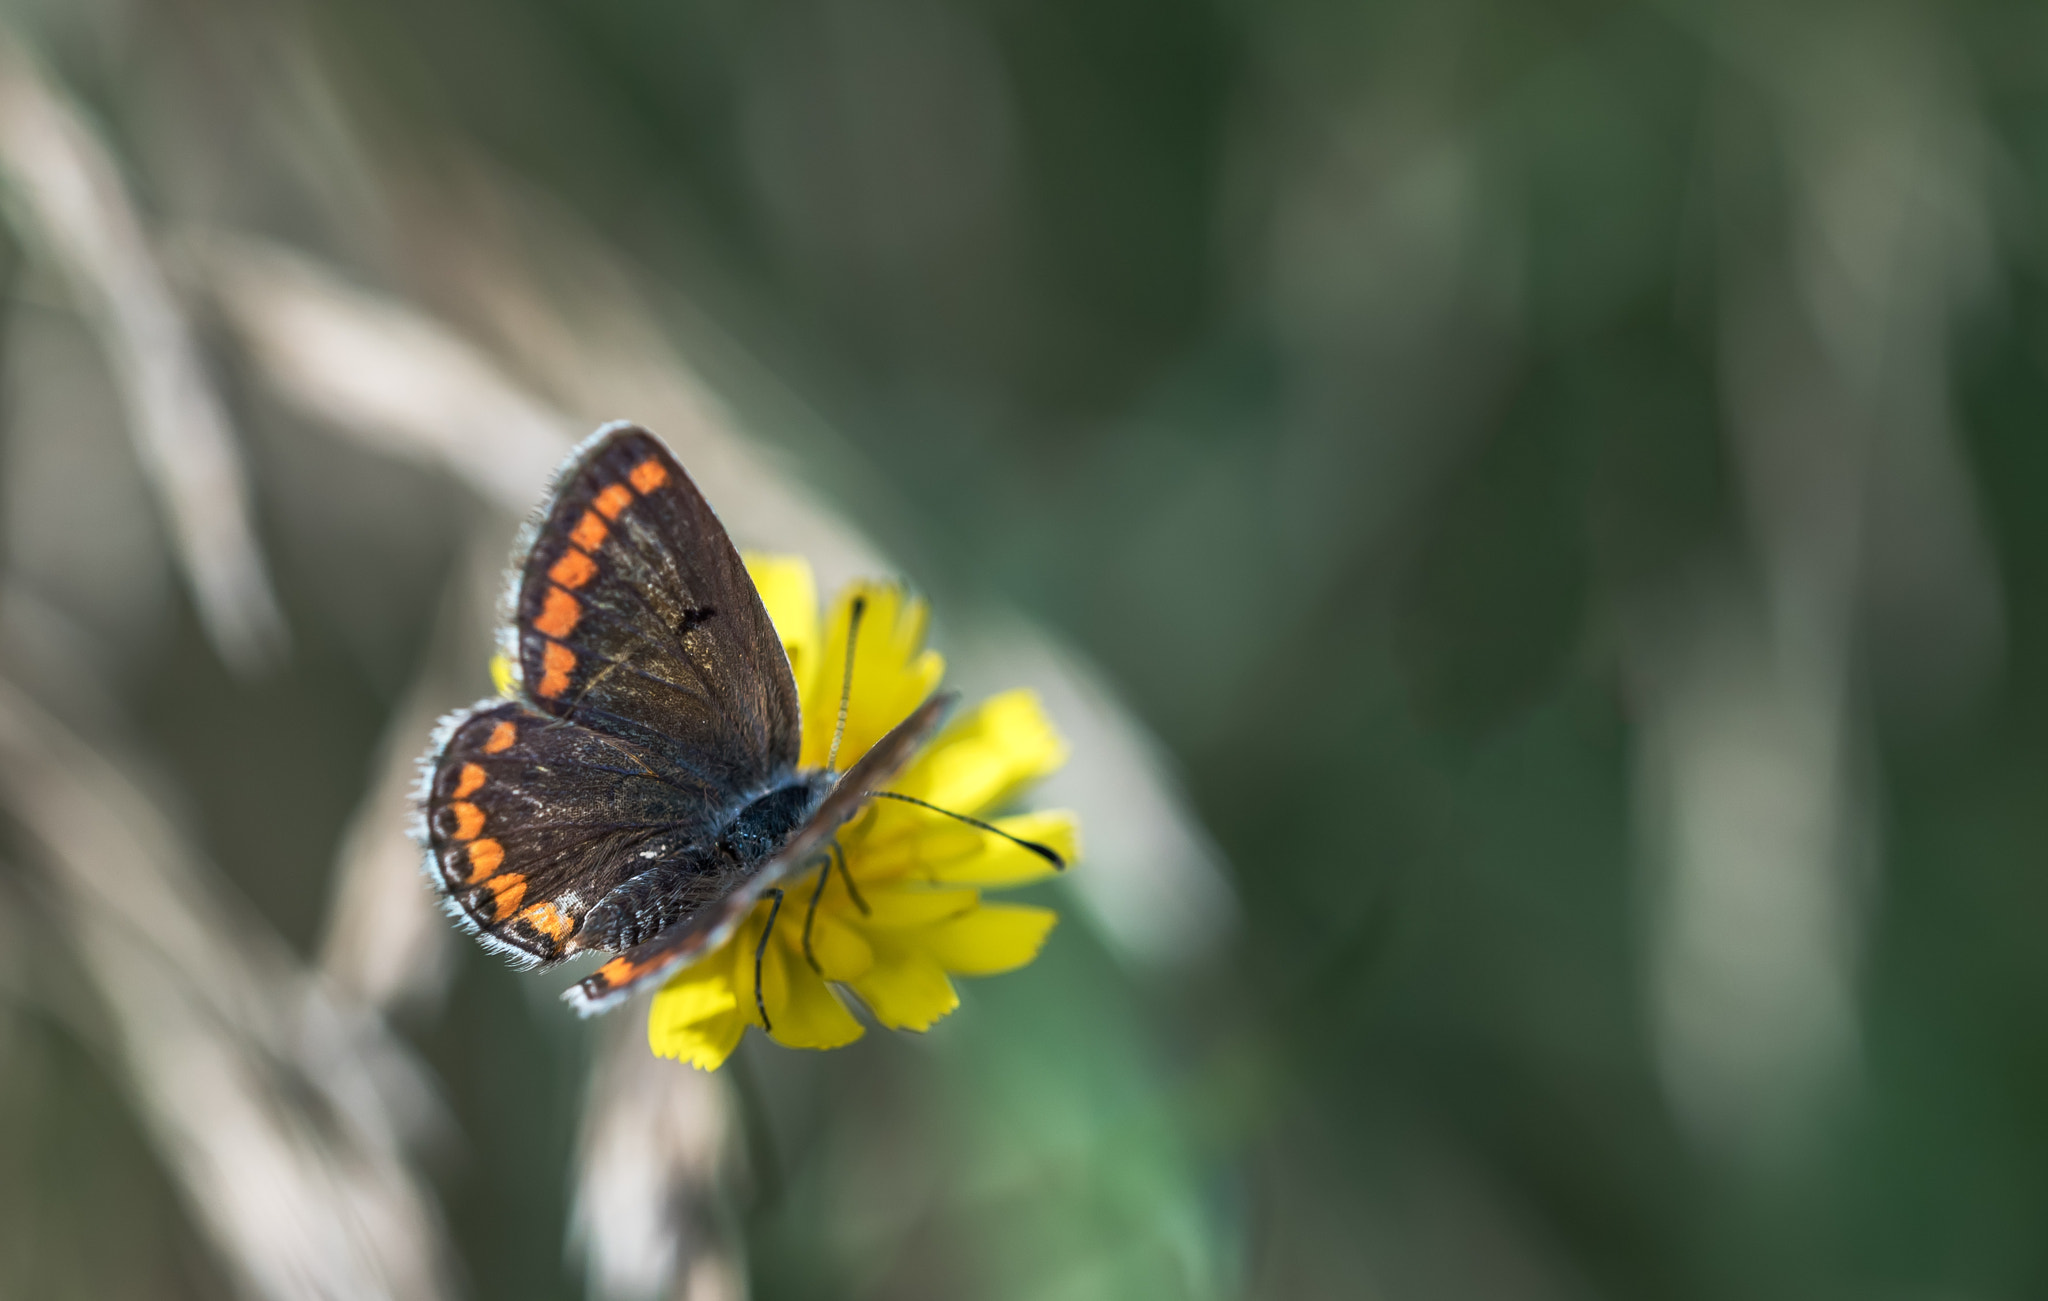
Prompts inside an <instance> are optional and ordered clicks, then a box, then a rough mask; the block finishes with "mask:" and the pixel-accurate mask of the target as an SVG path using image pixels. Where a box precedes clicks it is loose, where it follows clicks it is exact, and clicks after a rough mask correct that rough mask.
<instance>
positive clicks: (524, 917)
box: [424, 701, 728, 964]
mask: <svg viewBox="0 0 2048 1301" xmlns="http://www.w3.org/2000/svg"><path fill="white" fill-rule="evenodd" d="M727 798H728V797H727V794H726V792H724V791H722V790H720V789H719V788H717V787H715V786H713V785H709V784H706V783H704V782H702V781H701V780H698V779H697V778H696V776H695V774H693V773H692V772H690V771H689V770H686V769H681V768H677V767H675V766H674V765H672V764H670V763H669V762H668V761H667V760H666V758H665V757H664V756H663V755H662V754H661V753H660V752H659V750H658V748H656V747H651V746H647V745H644V744H642V743H640V742H637V741H634V740H632V739H629V738H621V737H616V736H607V735H605V734H603V733H601V732H596V731H593V730H591V729H589V728H585V727H580V726H578V725H576V724H574V723H569V722H565V721H563V720H560V719H556V718H551V717H549V716H548V715H546V714H542V713H539V712H537V711H535V710H533V709H531V708H529V707H528V706H526V705H525V704H523V703H519V702H511V701H507V702H501V703H497V704H491V705H484V706H479V707H478V708H476V709H474V710H472V711H470V712H469V713H468V714H466V715H462V716H459V717H458V718H457V719H456V720H455V721H454V723H453V724H452V726H451V727H450V728H449V729H448V733H447V739H446V742H445V744H444V745H443V746H442V748H441V751H440V753H439V755H438V756H437V757H436V758H435V760H434V768H433V772H432V775H431V777H430V778H429V784H428V789H427V791H426V798H425V801H424V803H425V813H426V824H427V842H428V850H429V854H430V862H429V872H430V873H431V874H432V876H433V877H434V880H435V883H436V884H437V885H438V886H439V887H440V888H441V890H442V892H443V894H444V895H445V896H446V898H447V899H448V900H449V903H450V905H451V907H452V908H453V909H454V910H456V911H457V912H458V913H459V914H460V915H461V916H462V917H463V918H464V919H465V920H466V921H467V922H469V923H470V924H471V925H473V926H474V927H475V928H476V929H477V932H478V934H480V935H481V936H483V937H485V939H486V942H488V943H492V944H494V945H497V946H502V947H504V948H506V949H509V950H511V951H512V952H514V953H516V954H518V955H519V956H521V957H522V958H524V959H526V960H530V961H532V962H535V963H540V964H547V963H552V962H555V961H558V960H560V959H561V958H564V957H567V956H569V955H570V954H572V953H575V952H577V951H578V950H579V949H582V948H584V947H588V944H587V942H586V938H585V937H584V936H583V934H582V931H583V929H584V928H583V923H584V919H585V917H586V916H587V915H588V914H589V912H590V910H591V908H592V906H593V905H595V904H596V903H597V902H598V901H599V900H600V899H602V898H603V897H604V896H605V895H606V894H608V893H609V892H611V891H612V890H613V889H614V888H616V887H617V886H619V885H620V884H622V883H623V882H626V881H628V880H629V879H631V878H633V877H634V876H636V875H639V874H641V873H644V872H646V871H647V869H648V868H649V867H650V866H651V865H653V864H655V863H669V864H686V863H688V862H690V861H693V859H694V858H695V857H696V856H695V855H694V854H693V852H692V851H693V849H694V848H695V847H697V846H700V845H702V844H703V843H704V842H705V841H706V840H707V839H709V838H711V837H712V836H714V835H715V832H716V826H717V823H718V821H719V820H720V818H721V815H722V812H723V809H724V807H725V803H726V800H727ZM680 884H681V885H682V886H684V887H685V893H687V887H688V885H690V884H691V882H689V881H688V880H687V878H685V879H683V880H682V881H681V882H680ZM703 887H704V889H703V894H704V899H705V900H707V901H708V900H709V899H711V898H715V897H716V894H717V893H718V892H719V891H720V890H721V889H722V887H721V886H720V885H719V884H718V883H716V882H714V881H712V880H706V881H704V882H703ZM664 902H665V903H667V904H668V905H670V906H674V905H677V904H680V903H686V902H689V901H688V900H687V898H686V897H685V896H682V895H679V896H676V897H674V898H671V899H669V900H666V901H664Z"/></svg>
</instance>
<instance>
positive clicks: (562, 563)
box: [548, 547, 597, 587]
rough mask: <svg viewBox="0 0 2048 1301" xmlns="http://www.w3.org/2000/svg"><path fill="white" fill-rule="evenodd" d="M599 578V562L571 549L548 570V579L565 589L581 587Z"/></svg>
mask: <svg viewBox="0 0 2048 1301" xmlns="http://www.w3.org/2000/svg"><path fill="white" fill-rule="evenodd" d="M595 577H597V562H596V561H595V560H592V559H591V558H590V557H589V556H586V555H584V554H583V553H582V552H581V551H578V550H576V549H575V548H574V547H571V548H570V549H569V550H567V551H564V552H563V553H562V558H561V559H560V560H557V561H556V562H555V565H554V568H552V569H550V570H548V578H549V579H550V580H552V581H554V582H556V583H559V584H561V585H562V586H563V587H581V586H583V585H584V584H585V583H587V582H589V581H590V580H591V579H593V578H595Z"/></svg>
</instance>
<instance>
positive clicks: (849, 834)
mask: <svg viewBox="0 0 2048 1301" xmlns="http://www.w3.org/2000/svg"><path fill="white" fill-rule="evenodd" d="M747 568H748V571H749V572H750V573H751V574H752V575H753V578H754V585H755V586H756V587H757V588H758V589H759V590H760V593H761V601H762V603H763V604H764V605H765V606H766V607H767V609H768V617H769V618H770V619H772V620H773V621H774V623H775V628H776V632H777V633H778V634H779V635H780V636H781V638H782V644H783V648H784V649H785V650H786V651H787V652H788V654H789V665H790V669H791V671H792V672H793V673H794V674H795V676H796V685H797V692H798V696H799V698H800V700H801V702H802V709H803V757H802V760H801V763H802V765H803V766H804V767H806V768H818V767H823V766H824V765H825V764H826V761H827V758H828V755H829V756H830V758H831V760H832V764H833V766H834V767H836V768H838V769H840V770H842V771H843V770H844V769H846V768H847V767H849V766H850V765H851V764H853V763H854V761H856V760H857V759H859V758H860V756H861V755H862V754H864V753H866V752H867V750H868V748H869V747H870V746H872V745H873V744H874V743H875V742H876V741H878V740H880V739H881V738H882V736H883V734H884V733H886V732H887V731H888V730H889V729H890V728H892V727H894V726H895V725H896V724H897V723H899V722H901V721H903V719H905V718H907V717H908V716H909V715H910V713H911V711H913V710H915V709H916V708H917V707H918V706H919V705H920V704H922V703H924V701H925V700H926V698H928V697H929V696H930V695H931V693H932V691H933V689H934V688H936V687H937V686H938V683H939V678H940V676H941V675H942V674H943V673H944V671H945V661H944V660H943V659H941V658H940V656H939V654H938V652H936V651H933V650H929V649H927V648H926V647H925V645H924V633H925V621H926V615H927V611H926V607H925V604H924V602H923V601H921V600H919V599H917V598H915V597H912V596H910V595H909V594H907V593H906V592H904V591H903V589H901V588H900V587H896V586H892V585H887V584H880V583H857V584H855V585H854V586H852V587H851V588H849V589H848V590H847V591H845V592H842V593H841V594H840V595H839V597H838V599H837V600H836V601H834V602H833V605H832V609H831V611H830V612H829V613H828V614H827V615H825V617H823V618H822V619H821V618H820V615H819V610H818V604H817V586H816V582H815V580H814V579H813V578H812V575H811V569H810V566H809V565H808V564H806V563H804V562H803V561H802V560H799V559H792V558H786V557H779V556H762V555H749V556H748V557H747ZM856 601H859V602H860V607H861V612H862V613H861V618H860V619H859V621H858V625H857V627H858V632H857V633H856V640H855V644H854V646H853V655H852V658H851V660H850V661H849V659H848V656H847V636H848V632H849V630H850V629H852V628H854V627H855V626H856V625H855V620H854V617H853V611H854V607H855V602H856ZM849 663H850V664H851V676H850V677H848V676H847V666H848V665H849ZM843 687H844V688H845V690H846V696H845V701H846V721H845V724H844V727H843V729H842V728H841V726H840V722H839V711H840V699H841V691H842V688H843ZM835 732H839V733H840V736H839V746H838V751H837V753H836V754H834V753H832V743H833V735H834V733H835ZM1065 759H1066V745H1065V743H1064V742H1063V741H1061V740H1060V738H1059V736H1058V734H1057V733H1055V732H1054V731H1053V729H1052V724H1051V723H1050V721H1049V720H1047V718H1046V716H1045V713H1044V711H1043V710H1042V709H1041V708H1040V707H1039V704H1038V700H1037V698H1036V697H1035V696H1033V695H1032V694H1031V693H1030V692H1028V691H1011V692H1006V693H1004V694H1002V695H999V696H995V697H993V698H991V699H989V700H986V701H984V702H982V704H981V705H979V706H978V707H976V708H974V709H972V710H970V711H968V712H967V713H966V714H965V715H964V716H963V717H961V718H959V719H958V720H956V721H955V722H954V723H953V724H952V725H951V726H949V727H948V728H947V729H946V730H945V731H944V732H942V733H940V734H939V736H938V737H937V738H935V739H934V740H933V741H931V742H930V743H929V744H928V745H926V746H925V748H924V750H923V751H922V752H921V753H920V754H919V755H918V756H917V758H916V759H914V760H913V761H912V762H911V763H910V765H909V766H908V767H906V768H905V769H904V770H903V772H901V773H900V774H898V775H897V777H896V779H895V780H894V781H892V782H891V783H890V784H889V789H890V790H892V791H896V792H898V793H900V794H903V795H908V796H912V797H914V798H916V799H919V800H923V801H925V802H926V803H928V804H932V805H936V806H937V807H939V808H942V809H946V810H950V811H951V812H954V813H959V814H965V815H968V816H970V817H979V816H984V815H986V814H987V813H988V811H989V810H991V809H994V808H998V807H1000V806H1001V805H1003V804H1004V803H1005V802H1007V801H1008V800H1010V799H1011V798H1012V797H1013V796H1015V795H1016V794H1017V793H1018V792H1019V791H1021V790H1022V789H1023V788H1024V787H1025V786H1027V785H1029V784H1030V783H1031V782H1033V781H1036V780H1037V779H1038V778H1040V777H1043V776H1045V775H1046V774H1047V773H1050V772H1052V771H1053V770H1054V769H1056V768H1058V767H1059V766H1060V764H1061V763H1062V762H1064V761H1065ZM992 823H993V825H994V826H996V827H998V828H1000V829H1001V830H1002V831H1004V832H1007V833H1008V834H1010V835H1012V836H1015V837H1018V838H1019V839H1022V840H1028V841H1034V842H1036V843H1038V844H1041V845H1046V846H1049V847H1050V848H1052V849H1053V850H1055V851H1056V852H1057V853H1058V854H1059V855H1060V857H1061V858H1062V859H1064V860H1066V861H1067V862H1072V861H1073V860H1074V858H1075V856H1076V854H1077V853H1078V840H1079V832H1078V828H1077V826H1076V824H1075V821H1074V817H1073V815H1072V814H1070V813H1063V812H1040V813H1022V814H1014V815H1012V816H1009V817H999V818H994V819H992ZM1054 870H1055V869H1054V867H1053V865H1052V864H1051V863H1049V862H1048V861H1047V860H1046V859H1044V858H1042V857H1041V856H1039V855H1038V854H1035V853H1033V852H1032V851H1031V850H1030V849H1028V848H1026V847H1024V846H1023V845H1020V844H1017V843H1015V842H1014V841H1010V840H1006V839H1003V838H1002V837H1000V836H995V835H990V834H989V833H988V832H986V831H981V830H977V829H976V828H974V827H972V826H969V825H966V824H965V823H962V822H959V821H956V820H954V819H951V818H948V817H945V816H943V815H941V814H938V813H934V812H931V811H929V810H927V809H924V808H920V807H917V806H916V805H913V804H908V803H904V802H899V801H892V800H874V801H870V802H869V804H868V806H867V807H866V808H864V809H863V810H862V811H861V813H860V814H859V815H858V816H856V817H855V818H854V819H853V820H852V821H851V822H849V823H847V824H846V826H845V827H844V828H842V829H841V830H840V832H839V835H838V837H837V849H836V851H835V852H834V853H833V854H832V856H831V859H830V861H827V862H821V863H820V864H818V865H817V866H815V867H812V868H810V869H808V870H806V871H805V872H804V873H803V874H801V875H798V876H796V877H793V878H791V879H790V880H789V881H788V882H787V883H785V884H784V886H783V897H782V898H781V899H780V900H779V901H778V900H775V899H772V898H765V899H763V900H762V901H761V902H760V903H759V904H757V905H756V906H755V908H754V911H753V912H752V914H750V915H749V916H748V918H747V920H746V921H745V922H744V923H743V924H742V925H741V926H740V927H739V929H738V930H737V932H736V933H735V934H734V935H733V937H732V938H731V939H730V940H728V941H726V942H725V943H724V944H723V945H721V946H719V947H718V948H717V949H715V950H713V951H712V952H711V953H709V954H707V955H705V956H704V957H703V958H701V959H699V960H698V961H696V962H695V963H692V964H691V965H690V966H688V967H685V968H684V969H683V970H681V971H679V972H677V973H676V974H675V975H674V976H673V977H671V978H670V979H669V981H668V982H667V983H666V984H665V985H663V986H662V988H661V990H660V992H659V993H657V994H656V995H655V996H654V1003H653V1006H652V1007H651V1008H650V1009H649V1011H648V1018H647V1037H648V1042H649V1043H650V1044H651V1045H652V1047H653V1049H654V1051H655V1052H656V1053H658V1054H660V1055H661V1056H664V1057H680V1058H683V1059H685V1060H687V1061H689V1062H690V1063H691V1064H692V1065H695V1066H698V1067H701V1068H703V1069H705V1070H716V1069H717V1068H718V1066H719V1065H720V1064H722V1063H723V1062H724V1061H725V1059H726V1058H727V1057H728V1056H730V1055H731V1053H732V1050H733V1049H734V1048H735V1047H737V1046H738V1045H739V1041H740V1036H741V1035H742V1034H744V1033H745V1031H746V1027H747V1026H749V1025H754V1026H759V1027H761V1028H762V1029H764V1030H766V1031H767V1032H768V1033H769V1035H770V1036H771V1037H772V1038H773V1039H775V1041H776V1042H778V1043H781V1044H785V1045H787V1046H789V1047H792V1048H838V1047H841V1046H843V1045H845V1044H849V1043H852V1042H853V1041H854V1040H855V1039H858V1038H860V1036H861V1034H862V1033H863V1028H862V1026H861V1023H860V1021H859V1020H857V1019H856V1018H855V1017H854V1015H853V1013H852V1012H851V1011H849V1010H848V1008H847V1006H846V1004H845V1003H844V1002H843V1001H842V1000H841V997H840V995H839V994H838V993H836V992H835V987H836V988H837V989H841V990H847V991H850V992H851V993H852V994H853V995H855V996H857V997H858V998H859V999H860V1001H861V1002H862V1003H864V1004H866V1006H867V1008H868V1011H869V1012H870V1013H871V1014H872V1015H873V1016H874V1019H875V1020H876V1021H878V1022H880V1023H881V1024H883V1025H885V1026H888V1027H890V1028H891V1029H902V1030H924V1029H928V1028H929V1027H930V1026H931V1025H932V1024H933V1023H934V1022H936V1021H937V1020H938V1019H939V1018H941V1017H943V1016H945V1015H946V1014H947V1013H948V1012H951V1011H952V1010H953V1009H954V1008H955V1007H957V1006H959V1002H960V999H959V996H958V995H957V994H956V993H955V992H954V990H953V982H952V980H951V977H952V976H954V975H977V976H979V975H993V974H995V973H997V972H1002V971H1010V970H1013V969H1015V968H1017V967H1021V966H1023V965H1024V964H1025V963H1027V962H1029V961H1031V959H1032V958H1034V957H1036V956H1037V954H1038V950H1039V946H1040V945H1042V944H1043V943H1044V942H1045V937H1046V934H1047V933H1048V932H1049V931H1051V930H1052V925H1053V922H1054V921H1055V920H1056V917H1055V915H1054V914H1053V912H1052V911H1051V910H1049V909H1045V908H1033V907H1028V906H1025V905H1021V904H1003V903H989V902H986V901H984V900H983V898H982V891H983V890H984V889H987V888H991V887H1001V886H1011V885H1021V884H1023V883H1024V882H1027V881H1033V880H1037V879H1038V878H1040V877H1043V876H1046V875H1048V874H1049V873H1051V872H1052V871H1054ZM771 926H772V928H773V929H772V932H770V927H771ZM764 933H766V934H768V935H769V940H768V944H767V946H766V948H765V950H764V949H762V945H761V939H762V936H763V934H764ZM757 952H759V954H760V961H759V963H758V967H759V971H760V990H759V994H760V997H759V1000H758V1002H757V1000H756V997H755V983H754V980H755V970H756V966H757V964H756V961H755V957H756V953H757ZM762 1005H765V1006H766V1008H767V1012H768V1019H767V1024H765V1025H764V1024H763V1022H762V1018H761V1013H760V1010H759V1008H760V1007H761V1006H762Z"/></svg>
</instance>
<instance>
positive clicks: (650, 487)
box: [626, 456, 668, 496]
mask: <svg viewBox="0 0 2048 1301" xmlns="http://www.w3.org/2000/svg"><path fill="white" fill-rule="evenodd" d="M626 477H627V478H628V479H630V480H632V481H633V490H634V491H635V492H638V493H640V494H642V495H643V496H644V495H646V494H647V493H650V492H653V491H654V490H655V489H656V488H659V487H660V486H661V485H663V484H664V483H667V482H668V471H667V469H665V468H664V467H663V466H662V464H661V462H660V461H657V460H655V459H654V458H653V457H651V456H650V457H648V458H647V459H646V460H644V461H642V462H640V464H638V465H636V466H634V467H633V473H631V474H629V475H627V476H626Z"/></svg>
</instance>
